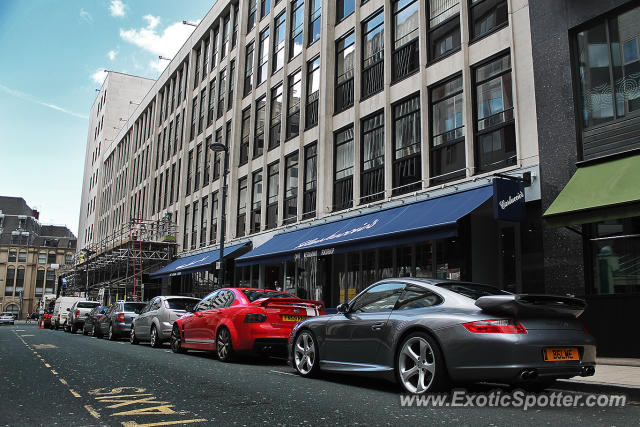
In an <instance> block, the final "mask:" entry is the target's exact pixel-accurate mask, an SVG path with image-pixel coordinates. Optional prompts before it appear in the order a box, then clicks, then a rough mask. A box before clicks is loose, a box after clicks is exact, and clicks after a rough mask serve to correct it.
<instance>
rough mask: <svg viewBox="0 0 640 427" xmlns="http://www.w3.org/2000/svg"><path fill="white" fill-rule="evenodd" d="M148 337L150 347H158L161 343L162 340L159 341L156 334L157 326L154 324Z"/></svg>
mask: <svg viewBox="0 0 640 427" xmlns="http://www.w3.org/2000/svg"><path fill="white" fill-rule="evenodd" d="M149 337H150V338H149V344H151V347H153V348H158V347H160V346H161V345H162V341H160V337H159V336H158V328H156V325H153V326H151V333H150V335H149Z"/></svg>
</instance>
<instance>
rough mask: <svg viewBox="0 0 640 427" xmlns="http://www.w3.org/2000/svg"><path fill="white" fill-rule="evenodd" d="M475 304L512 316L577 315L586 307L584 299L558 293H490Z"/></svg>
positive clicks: (488, 311) (487, 310)
mask: <svg viewBox="0 0 640 427" xmlns="http://www.w3.org/2000/svg"><path fill="white" fill-rule="evenodd" d="M476 306H478V307H480V308H481V309H482V310H483V311H485V312H487V313H495V314H506V315H510V316H514V317H578V316H580V315H581V314H582V313H583V312H584V310H585V309H586V308H587V303H586V302H585V301H584V300H581V299H579V298H573V297H563V296H558V295H533V294H515V295H491V296H486V297H480V298H478V299H477V300H476Z"/></svg>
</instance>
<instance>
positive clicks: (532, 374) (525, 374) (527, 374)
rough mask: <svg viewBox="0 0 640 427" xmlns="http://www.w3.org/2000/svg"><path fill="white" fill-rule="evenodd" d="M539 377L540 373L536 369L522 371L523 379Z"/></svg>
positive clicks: (521, 376)
mask: <svg viewBox="0 0 640 427" xmlns="http://www.w3.org/2000/svg"><path fill="white" fill-rule="evenodd" d="M536 378H538V373H537V372H536V370H535V369H525V370H524V371H522V372H520V379H522V380H534V379H536Z"/></svg>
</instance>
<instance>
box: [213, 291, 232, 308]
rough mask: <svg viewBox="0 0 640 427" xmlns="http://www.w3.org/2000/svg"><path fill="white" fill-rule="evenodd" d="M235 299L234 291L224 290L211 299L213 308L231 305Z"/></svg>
mask: <svg viewBox="0 0 640 427" xmlns="http://www.w3.org/2000/svg"><path fill="white" fill-rule="evenodd" d="M235 299H236V296H235V295H234V293H233V292H232V291H228V290H222V291H220V293H218V295H216V296H215V297H214V298H213V299H212V300H211V301H212V302H211V308H224V307H229V306H230V305H231V303H233V301H234V300H235Z"/></svg>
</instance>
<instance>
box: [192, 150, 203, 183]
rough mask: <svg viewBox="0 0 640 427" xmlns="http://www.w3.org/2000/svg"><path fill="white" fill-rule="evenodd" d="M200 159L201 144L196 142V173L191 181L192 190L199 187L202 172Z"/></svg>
mask: <svg viewBox="0 0 640 427" xmlns="http://www.w3.org/2000/svg"><path fill="white" fill-rule="evenodd" d="M201 159H202V144H198V146H197V147H196V167H195V169H196V174H195V179H194V181H193V191H198V189H199V188H200V176H201V174H202V165H201V162H200V160H201Z"/></svg>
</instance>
